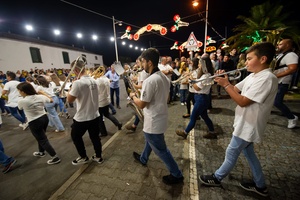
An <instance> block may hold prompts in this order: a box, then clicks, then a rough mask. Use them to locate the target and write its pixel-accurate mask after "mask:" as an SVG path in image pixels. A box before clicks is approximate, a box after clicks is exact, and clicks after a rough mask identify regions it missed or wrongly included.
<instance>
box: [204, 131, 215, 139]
mask: <svg viewBox="0 0 300 200" xmlns="http://www.w3.org/2000/svg"><path fill="white" fill-rule="evenodd" d="M203 138H205V139H218V136H217V134H216V133H215V132H210V131H208V132H207V134H205V135H203Z"/></svg>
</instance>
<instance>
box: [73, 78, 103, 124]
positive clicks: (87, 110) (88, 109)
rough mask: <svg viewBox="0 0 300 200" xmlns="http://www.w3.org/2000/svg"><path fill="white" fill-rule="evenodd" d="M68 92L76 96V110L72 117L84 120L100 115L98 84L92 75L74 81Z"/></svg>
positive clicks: (80, 120) (79, 120)
mask: <svg viewBox="0 0 300 200" xmlns="http://www.w3.org/2000/svg"><path fill="white" fill-rule="evenodd" d="M69 94H70V95H72V96H74V97H76V105H77V106H76V110H77V112H76V114H75V116H74V118H73V119H75V120H76V121H78V122H84V121H91V120H93V119H95V118H97V117H99V116H100V114H99V112H98V109H99V94H98V85H97V82H96V80H94V79H93V78H92V77H90V76H88V75H85V76H82V77H81V78H80V79H79V80H76V81H74V82H73V84H72V89H71V91H70V92H69Z"/></svg>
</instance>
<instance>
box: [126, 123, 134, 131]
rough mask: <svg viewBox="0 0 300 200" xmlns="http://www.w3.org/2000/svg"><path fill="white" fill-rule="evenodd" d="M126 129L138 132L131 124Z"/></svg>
mask: <svg viewBox="0 0 300 200" xmlns="http://www.w3.org/2000/svg"><path fill="white" fill-rule="evenodd" d="M125 128H126V129H127V130H129V131H133V132H134V131H135V130H136V127H133V126H132V125H131V124H128V125H127V126H125Z"/></svg>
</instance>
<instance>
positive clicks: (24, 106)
mask: <svg viewBox="0 0 300 200" xmlns="http://www.w3.org/2000/svg"><path fill="white" fill-rule="evenodd" d="M49 102H50V99H49V98H48V97H46V96H45V95H29V96H26V97H24V98H23V99H20V100H19V102H18V107H19V109H20V110H24V112H25V115H26V118H27V120H28V122H31V121H33V120H35V119H38V118H40V117H41V116H43V115H45V114H46V111H45V109H44V103H49Z"/></svg>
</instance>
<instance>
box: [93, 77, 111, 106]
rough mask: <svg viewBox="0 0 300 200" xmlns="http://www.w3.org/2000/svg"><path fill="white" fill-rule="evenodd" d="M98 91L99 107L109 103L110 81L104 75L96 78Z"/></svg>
mask: <svg viewBox="0 0 300 200" xmlns="http://www.w3.org/2000/svg"><path fill="white" fill-rule="evenodd" d="M96 82H97V84H98V91H99V107H101V108H102V107H105V106H107V105H109V104H110V81H109V79H108V78H107V77H106V76H101V77H99V78H97V80H96Z"/></svg>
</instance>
